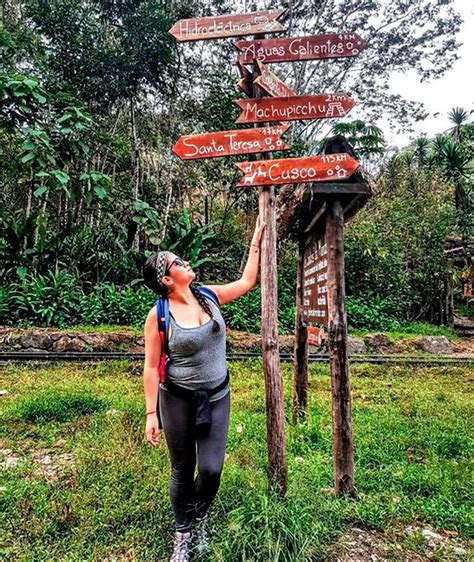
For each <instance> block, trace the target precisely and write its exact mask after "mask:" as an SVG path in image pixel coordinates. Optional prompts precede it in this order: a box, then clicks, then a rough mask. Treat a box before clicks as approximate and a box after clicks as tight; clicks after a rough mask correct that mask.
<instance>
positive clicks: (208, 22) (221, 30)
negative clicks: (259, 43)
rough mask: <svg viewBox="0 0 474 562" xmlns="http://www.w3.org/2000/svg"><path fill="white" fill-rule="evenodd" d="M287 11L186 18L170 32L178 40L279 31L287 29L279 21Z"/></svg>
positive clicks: (263, 11) (197, 39)
mask: <svg viewBox="0 0 474 562" xmlns="http://www.w3.org/2000/svg"><path fill="white" fill-rule="evenodd" d="M285 11H286V10H284V9H282V10H262V11H260V12H252V13H249V14H234V15H226V16H215V17H207V18H192V19H184V20H179V21H177V22H176V23H175V24H174V25H173V27H172V28H171V29H170V31H169V32H170V33H171V35H172V36H173V37H174V38H175V39H176V40H177V41H200V40H202V39H221V38H225V37H238V36H240V35H258V34H260V33H277V32H280V31H285V30H286V27H284V26H283V25H282V24H281V23H280V22H279V21H277V20H278V18H280V17H281V16H282V15H283V13H284V12H285Z"/></svg>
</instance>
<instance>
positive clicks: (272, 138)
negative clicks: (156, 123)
mask: <svg viewBox="0 0 474 562" xmlns="http://www.w3.org/2000/svg"><path fill="white" fill-rule="evenodd" d="M288 128H289V124H288V123H283V124H282V125H278V126H274V127H262V128H259V129H240V130H236V131H217V132H215V133H204V134H201V135H186V136H183V137H181V138H180V139H179V140H178V142H177V143H176V144H175V145H174V147H173V152H174V153H175V154H177V155H178V156H179V157H180V158H181V160H193V159H197V158H214V157H217V156H233V155H236V154H252V153H256V152H272V151H276V150H287V149H288V148H289V145H288V144H286V143H285V142H284V141H282V140H281V136H282V135H283V133H284V132H285V131H287V130H288Z"/></svg>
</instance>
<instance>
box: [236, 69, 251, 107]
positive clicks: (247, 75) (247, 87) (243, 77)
mask: <svg viewBox="0 0 474 562" xmlns="http://www.w3.org/2000/svg"><path fill="white" fill-rule="evenodd" d="M236 65H237V68H238V69H239V73H240V80H239V82H238V86H239V88H240V89H241V90H242V92H244V94H247V96H248V97H249V98H251V97H252V73H251V72H250V70H249V69H248V68H247V67H246V66H245V64H244V63H243V62H242V61H241V60H237V62H236Z"/></svg>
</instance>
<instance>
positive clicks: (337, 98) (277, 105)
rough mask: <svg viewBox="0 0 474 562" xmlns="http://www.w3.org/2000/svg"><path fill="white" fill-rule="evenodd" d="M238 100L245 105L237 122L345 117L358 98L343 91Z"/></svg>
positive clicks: (240, 105) (239, 104)
mask: <svg viewBox="0 0 474 562" xmlns="http://www.w3.org/2000/svg"><path fill="white" fill-rule="evenodd" d="M235 103H237V105H238V106H239V107H240V108H241V109H242V113H241V115H240V117H239V118H238V119H237V121H236V123H263V122H266V121H294V120H303V119H324V118H328V117H342V116H343V115H346V114H347V113H348V112H349V111H350V110H351V109H352V108H353V107H354V101H353V100H352V99H351V98H349V97H348V96H346V94H342V93H341V94H318V95H316V96H292V97H288V98H253V99H248V100H235Z"/></svg>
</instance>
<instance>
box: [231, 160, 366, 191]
mask: <svg viewBox="0 0 474 562" xmlns="http://www.w3.org/2000/svg"><path fill="white" fill-rule="evenodd" d="M236 166H237V167H238V168H239V169H240V170H241V171H242V172H243V173H244V174H245V175H244V177H243V178H242V179H241V180H240V182H239V183H238V184H237V187H246V186H251V185H279V184H285V183H305V182H317V181H334V180H336V181H340V180H346V179H348V178H350V177H351V175H352V174H353V173H354V172H355V171H356V170H357V168H358V167H359V163H358V162H357V160H354V158H352V157H351V156H349V154H346V153H341V154H326V155H323V156H306V157H303V158H282V159H279V160H259V161H257V162H239V163H237V164H236Z"/></svg>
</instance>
